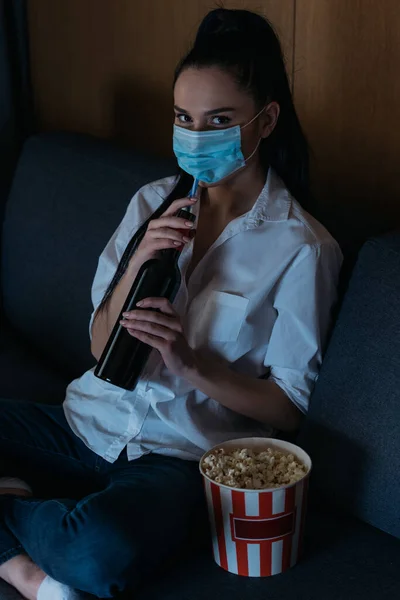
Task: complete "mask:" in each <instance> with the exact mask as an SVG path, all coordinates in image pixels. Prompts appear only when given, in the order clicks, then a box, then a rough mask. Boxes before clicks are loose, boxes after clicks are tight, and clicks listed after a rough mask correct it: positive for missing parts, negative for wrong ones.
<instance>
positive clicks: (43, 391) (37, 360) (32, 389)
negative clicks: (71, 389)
mask: <svg viewBox="0 0 400 600" xmlns="http://www.w3.org/2000/svg"><path fill="white" fill-rule="evenodd" d="M67 385H68V378H67V377H66V376H65V374H62V373H61V372H60V371H57V370H55V369H52V368H51V367H50V366H49V364H48V361H46V360H45V359H44V357H43V356H41V355H40V353H39V352H38V350H37V349H35V348H33V347H32V346H29V345H28V344H27V343H26V342H24V340H23V339H21V337H20V336H19V335H18V334H17V333H16V332H15V331H14V330H13V329H12V328H11V327H9V326H7V325H6V324H5V323H4V322H3V323H2V326H1V333H0V398H7V399H10V400H34V401H36V402H45V403H49V404H56V403H60V402H62V401H63V400H64V397H65V389H66V387H67Z"/></svg>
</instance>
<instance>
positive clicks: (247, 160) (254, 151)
mask: <svg viewBox="0 0 400 600" xmlns="http://www.w3.org/2000/svg"><path fill="white" fill-rule="evenodd" d="M261 139H262V138H260V139H259V140H258V143H257V146H256V147H255V148H254V150H253V152H252V153H251V154H250V156H248V157H247V158H245V159H244V162H249V160H250V159H251V158H253V156H254V155H255V153H256V152H257V150H258V149H259V147H260V144H261Z"/></svg>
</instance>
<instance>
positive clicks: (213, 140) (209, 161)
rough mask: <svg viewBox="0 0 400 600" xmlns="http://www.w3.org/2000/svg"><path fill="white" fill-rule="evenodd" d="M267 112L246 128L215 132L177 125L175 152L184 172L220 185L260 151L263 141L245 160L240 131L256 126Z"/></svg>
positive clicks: (203, 180) (217, 130)
mask: <svg viewBox="0 0 400 600" xmlns="http://www.w3.org/2000/svg"><path fill="white" fill-rule="evenodd" d="M264 110H265V109H264V108H263V109H262V110H261V111H260V112H259V113H258V114H257V115H256V116H255V117H254V119H252V120H251V121H250V122H249V123H247V124H246V125H244V126H243V127H240V126H239V125H236V126H235V127H228V128H227V129H216V130H213V131H191V130H190V129H186V128H185V127H178V126H177V125H174V136H173V143H174V152H175V156H176V158H177V159H178V164H179V166H180V167H181V169H183V170H184V171H186V173H189V175H192V177H194V178H195V179H198V180H199V181H202V182H204V183H208V184H213V183H218V182H219V181H221V179H224V178H225V177H228V175H232V173H235V172H236V171H238V170H239V169H242V168H243V167H244V166H246V162H247V161H248V160H250V158H252V157H253V156H254V154H255V153H256V152H257V150H258V147H259V145H260V142H261V139H260V140H259V142H258V144H257V146H256V148H255V150H254V152H252V154H251V155H250V156H249V157H248V158H246V159H245V158H244V156H243V152H242V135H241V130H242V129H244V128H245V127H247V126H248V125H250V124H251V123H253V121H255V120H256V119H257V118H258V117H259V116H260V115H261V113H262V112H264Z"/></svg>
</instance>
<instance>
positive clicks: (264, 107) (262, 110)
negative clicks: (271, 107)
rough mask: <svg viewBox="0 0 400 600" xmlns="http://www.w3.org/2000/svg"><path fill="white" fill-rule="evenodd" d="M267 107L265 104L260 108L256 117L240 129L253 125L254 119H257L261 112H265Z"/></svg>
mask: <svg viewBox="0 0 400 600" xmlns="http://www.w3.org/2000/svg"><path fill="white" fill-rule="evenodd" d="M266 108H267V107H266V106H263V108H262V109H261V110H260V112H259V113H257V114H256V116H255V117H253V118H252V120H251V121H249V122H248V123H246V125H243V126H242V127H241V128H240V129H244V128H245V127H248V126H249V125H251V124H252V123H254V121H255V120H256V119H258V117H259V116H260V115H261V114H262V113H263V112H264V110H265V109H266Z"/></svg>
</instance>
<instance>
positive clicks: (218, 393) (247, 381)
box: [185, 358, 302, 432]
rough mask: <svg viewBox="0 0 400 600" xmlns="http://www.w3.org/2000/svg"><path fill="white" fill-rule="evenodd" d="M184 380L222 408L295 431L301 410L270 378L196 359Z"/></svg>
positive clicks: (207, 360)
mask: <svg viewBox="0 0 400 600" xmlns="http://www.w3.org/2000/svg"><path fill="white" fill-rule="evenodd" d="M185 379H187V380H188V381H190V383H192V384H193V385H194V386H195V387H196V388H197V389H199V390H200V391H202V392H203V393H204V394H206V395H207V396H209V397H210V398H213V399H214V400H216V401H217V402H219V403H220V404H222V405H223V406H225V407H226V408H230V409H231V410H233V411H235V412H237V413H239V414H242V415H244V416H246V417H250V418H252V419H255V420H256V421H259V422H261V423H265V424H268V425H271V426H272V427H274V428H276V429H280V430H281V431H287V432H291V431H296V429H298V427H299V425H300V422H301V418H302V413H301V412H300V410H299V409H298V408H297V407H296V406H295V405H294V404H293V402H291V401H290V400H289V398H288V397H287V395H286V394H285V392H284V391H283V390H282V389H281V388H280V387H279V386H278V385H277V384H275V383H274V382H273V381H269V380H268V379H267V380H264V379H256V378H253V377H249V376H247V375H241V374H240V373H236V372H235V371H232V370H231V369H230V368H229V367H228V366H227V365H226V364H222V363H218V362H216V361H212V360H209V359H204V358H199V359H198V360H197V361H196V364H195V365H193V366H192V367H191V368H190V369H188V371H187V373H186V374H185Z"/></svg>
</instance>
